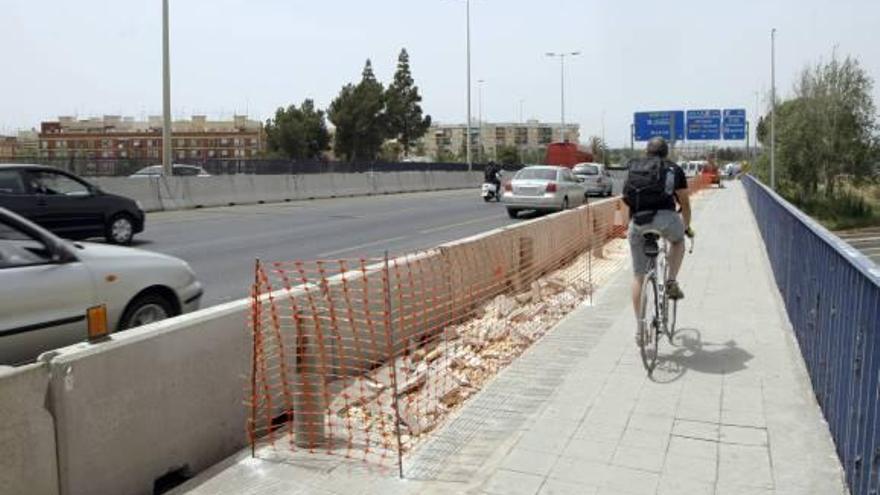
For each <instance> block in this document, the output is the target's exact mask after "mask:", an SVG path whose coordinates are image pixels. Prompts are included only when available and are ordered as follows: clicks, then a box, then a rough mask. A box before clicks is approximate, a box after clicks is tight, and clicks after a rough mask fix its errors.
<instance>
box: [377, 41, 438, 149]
mask: <svg viewBox="0 0 880 495" xmlns="http://www.w3.org/2000/svg"><path fill="white" fill-rule="evenodd" d="M421 101H422V97H421V95H419V88H418V86H416V85H415V81H414V80H413V77H412V73H411V72H410V68H409V54H408V53H407V52H406V49H405V48H404V49H403V50H401V51H400V55H399V56H398V58H397V71H396V72H395V73H394V82H392V83H391V85H390V86H388V90H387V91H386V92H385V103H386V112H387V115H388V133H389V135H390V137H392V138H396V139H397V141H398V142H399V143H400V144H401V146H403V154H404V156H409V151H410V147H411V146H412V145H413V143H414V142H416V141H417V140H418V139H419V138H421V137H422V136H424V135H425V133H426V132H428V128H429V127H431V116H430V115H425V116H423V114H422V107H421V105H420V104H419V103H421Z"/></svg>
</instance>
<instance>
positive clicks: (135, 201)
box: [134, 200, 144, 211]
mask: <svg viewBox="0 0 880 495" xmlns="http://www.w3.org/2000/svg"><path fill="white" fill-rule="evenodd" d="M134 204H135V206H137V208H138V210H141V211H144V205H142V204H141V202H140V201H138V200H134Z"/></svg>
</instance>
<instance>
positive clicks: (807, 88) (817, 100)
mask: <svg viewBox="0 0 880 495" xmlns="http://www.w3.org/2000/svg"><path fill="white" fill-rule="evenodd" d="M872 87H873V81H872V80H871V78H870V77H869V76H868V74H867V73H866V72H865V70H864V69H863V68H862V67H861V66H860V64H859V63H858V61H857V60H855V59H853V58H851V57H846V58H845V59H843V60H841V59H839V58H838V57H837V55H836V54H832V57H831V60H830V61H829V62H827V63H821V62H820V63H818V64H816V65H815V66H812V67H807V68H805V69H804V70H803V71H802V72H801V74H800V77H799V79H798V82H797V84H796V85H795V95H794V97H793V98H791V99H789V100H786V101H783V102H781V103H779V104H777V107H776V114H775V118H776V149H777V151H776V153H777V155H776V161H777V175H778V176H779V178H780V179H782V180H785V181H787V182H788V184H789V185H790V186H791V187H793V188H795V189H796V190H797V193H798V196H799V199H800V200H806V199H807V198H810V197H812V196H814V195H816V194H819V193H822V194H824V195H825V197H826V198H831V197H833V196H834V195H835V193H836V191H837V189H838V187H837V184H838V182H839V181H840V180H841V178H843V177H844V176H849V177H853V178H855V179H857V180H859V179H863V178H866V177H868V176H869V175H870V174H871V172H872V170H871V164H872V156H876V150H877V122H876V108H875V106H874V102H873V100H872V97H871V91H872ZM767 117H768V118H764V119H762V120H761V121H760V122H759V123H758V139H759V141H760V142H761V144H762V145H764V146H765V148H767V147H769V144H770V143H769V137H770V136H769V134H770V133H769V127H770V125H769V124H770V122H769V117H770V116H769V115H768V116H767ZM761 165H762V167H764V166H765V165H766V160H762V163H761Z"/></svg>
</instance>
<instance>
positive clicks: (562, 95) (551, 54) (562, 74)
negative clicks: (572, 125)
mask: <svg viewBox="0 0 880 495" xmlns="http://www.w3.org/2000/svg"><path fill="white" fill-rule="evenodd" d="M580 54H581V52H560V53H556V52H547V56H548V57H558V58H559V74H560V78H559V85H560V100H561V103H562V142H568V133H567V132H565V57H576V56H578V55H580Z"/></svg>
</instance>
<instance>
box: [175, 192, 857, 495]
mask: <svg viewBox="0 0 880 495" xmlns="http://www.w3.org/2000/svg"><path fill="white" fill-rule="evenodd" d="M695 229H696V231H697V233H698V240H697V246H696V250H695V251H694V253H693V255H691V256H688V257H687V259H686V260H685V266H684V269H683V272H682V274H681V275H680V276H679V280H680V281H681V283H682V287H683V289H684V291H685V293H686V295H687V297H686V298H685V300H684V301H682V303H681V305H680V307H679V313H678V323H679V325H678V328H679V331H678V333H677V336H676V338H675V339H674V340H673V342H672V343H671V344H670V343H669V342H667V341H665V340H664V341H663V342H662V344H661V347H660V353H661V360H660V364H659V366H658V368H657V370H656V371H655V372H654V375H653V376H652V377H650V378H649V377H648V376H647V374H646V373H645V371H644V369H643V368H642V367H641V362H640V360H639V357H638V351H637V349H636V347H635V345H634V342H633V340H634V339H633V333H634V329H635V321H634V318H633V312H632V309H631V308H630V307H629V304H630V303H629V293H628V292H629V280H630V277H631V275H630V274H629V273H628V270H625V271H623V272H621V273H620V274H618V276H616V277H615V278H614V279H613V280H612V281H611V282H609V283H608V284H607V285H606V286H605V287H604V288H603V289H602V290H601V291H599V293H597V295H596V296H595V297H594V302H593V305H592V306H590V305H584V306H582V307H580V308H578V309H577V310H576V311H575V312H573V313H572V314H570V315H569V316H568V317H567V318H566V319H564V320H563V321H562V322H561V323H560V324H559V325H558V326H557V327H556V328H555V329H554V330H553V331H552V332H550V333H549V334H548V335H547V336H546V337H544V338H543V339H542V340H541V341H539V342H537V343H536V344H535V345H533V346H532V347H531V348H530V349H529V350H528V351H526V353H524V354H523V355H522V356H521V357H520V358H519V359H517V360H516V361H515V362H514V363H512V364H511V365H510V366H509V367H508V368H507V369H506V370H504V371H502V372H501V373H500V374H499V375H498V376H497V377H496V378H495V379H493V381H491V382H490V383H489V384H488V385H487V386H486V387H485V388H484V390H483V391H481V392H480V393H479V394H478V395H476V396H475V397H473V398H472V399H471V400H470V401H469V402H468V403H467V404H466V405H465V406H464V407H463V408H462V409H461V410H460V411H459V412H458V413H457V415H456V416H455V417H453V418H451V419H449V420H448V421H447V423H446V424H445V425H444V426H442V427H441V428H439V429H438V430H437V431H435V432H434V433H433V434H432V438H431V439H430V440H429V441H427V442H426V443H424V444H422V445H421V446H420V447H419V448H417V449H416V450H415V451H414V452H412V453H409V454H408V455H407V456H406V457H405V458H404V475H405V479H403V480H400V479H398V478H397V470H396V466H395V467H393V468H388V469H384V470H383V469H378V468H375V467H374V466H371V465H365V464H363V463H361V464H359V465H357V467H356V468H355V467H352V466H353V463H352V461H347V460H344V459H342V460H340V459H334V460H331V461H327V462H328V463H324V464H321V463H318V464H314V465H311V466H310V465H309V464H308V463H307V462H305V461H304V460H303V459H301V458H288V459H278V458H276V459H273V460H265V459H251V458H250V456H249V455H248V454H247V453H242V454H240V455H239V456H237V457H235V458H232V459H230V460H228V461H227V462H225V463H224V464H222V465H220V466H215V468H212V469H211V470H209V471H208V472H206V473H204V474H203V475H201V476H199V477H197V478H196V479H194V480H191V481H190V482H188V483H187V484H185V485H183V486H181V487H179V488H178V489H177V490H176V491H175V492H174V493H178V494H183V493H188V494H215V493H236V494H255V495H256V494H260V495H263V494H269V493H338V494H343V493H345V494H349V493H383V494H385V493H391V494H396V493H401V494H416V493H419V494H422V493H474V494H480V493H486V494H509V493H523V494H568V493H577V494H630V495H639V494H657V495H661V494H696V495H700V494H712V495H724V494H778V495H782V494H794V493H822V494H829V495H833V494H846V493H848V491H847V489H846V486H845V484H844V481H843V471H842V469H841V466H840V462H839V460H838V458H837V456H836V454H835V451H834V446H833V443H832V440H831V436H830V434H829V431H828V427H827V425H826V424H825V422H824V420H823V418H822V414H821V411H820V410H819V408H818V405H817V404H816V400H815V398H814V396H813V393H812V388H811V386H810V383H809V378H808V376H807V374H806V370H805V367H804V363H803V359H802V358H801V356H800V352H799V349H798V347H797V343H796V342H795V340H794V337H793V334H792V331H791V326H790V324H789V321H788V319H787V316H786V314H785V311H784V309H783V306H782V303H781V300H780V297H779V293H778V291H777V289H776V287H775V285H774V281H773V279H772V274H771V272H770V270H769V264H768V261H767V257H766V255H765V251H764V246H763V244H762V241H761V238H760V235H759V233H758V231H757V228H756V226H755V222H754V219H753V217H752V215H751V210H750V209H749V207H748V204H747V202H746V198H745V192H744V190H743V189H742V187H741V185H740V184H739V183H732V184H731V185H730V186H729V187H728V188H726V189H723V190H717V191H712V192H709V193H707V194H705V195H704V196H703V197H702V198H701V199H700V201H699V209H698V211H697V215H696V217H695Z"/></svg>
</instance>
